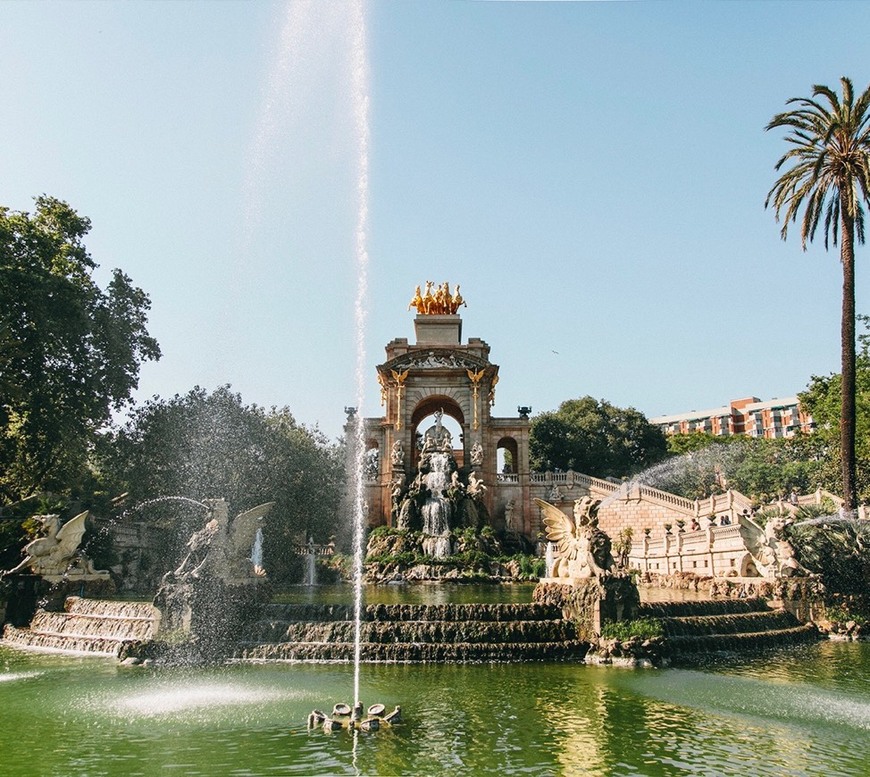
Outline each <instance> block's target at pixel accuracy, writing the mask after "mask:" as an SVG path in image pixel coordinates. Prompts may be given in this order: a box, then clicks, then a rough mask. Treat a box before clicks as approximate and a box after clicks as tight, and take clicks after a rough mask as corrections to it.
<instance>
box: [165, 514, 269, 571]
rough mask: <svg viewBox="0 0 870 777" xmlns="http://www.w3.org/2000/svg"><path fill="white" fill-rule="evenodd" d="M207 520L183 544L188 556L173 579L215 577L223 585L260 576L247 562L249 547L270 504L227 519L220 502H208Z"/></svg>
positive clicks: (227, 515) (248, 560)
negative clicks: (186, 548) (255, 575)
mask: <svg viewBox="0 0 870 777" xmlns="http://www.w3.org/2000/svg"><path fill="white" fill-rule="evenodd" d="M206 504H207V505H208V506H209V515H210V516H211V517H210V520H209V521H208V523H206V525H205V526H204V527H203V528H202V529H200V530H199V531H196V532H194V533H193V534H192V535H191V537H190V539H189V540H188V541H187V547H188V554H187V556H185V558H184V560H183V561H182V562H181V564H180V565H179V567H178V569H176V570H175V578H176V579H186V578H187V579H193V580H196V579H199V578H205V577H211V578H219V579H221V580H223V581H225V582H230V581H234V580H239V579H245V578H249V577H251V575H252V573H253V574H260V575H262V574H263V572H262V570H255V569H254V568H253V565H252V563H251V559H250V555H251V547H252V546H253V544H254V538H255V536H256V534H257V529H258V528H259V527H260V521H261V520H262V518H263V517H264V516H265V515H266V514H267V513H268V512H269V510H271V509H272V506H273V505H274V504H275V503H274V502H266V503H265V504H261V505H259V506H257V507H254V508H252V509H250V510H247V511H245V512H243V513H239V514H238V515H237V516H236V517H235V518H233V520H232V521H230V520H229V509H228V507H227V503H226V502H225V501H224V500H223V499H208V500H206Z"/></svg>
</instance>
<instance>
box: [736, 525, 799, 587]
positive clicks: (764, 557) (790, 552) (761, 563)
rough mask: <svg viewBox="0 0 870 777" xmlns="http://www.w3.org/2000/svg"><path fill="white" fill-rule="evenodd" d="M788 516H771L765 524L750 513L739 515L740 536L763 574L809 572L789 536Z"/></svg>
mask: <svg viewBox="0 0 870 777" xmlns="http://www.w3.org/2000/svg"><path fill="white" fill-rule="evenodd" d="M786 524H787V521H786V518H785V517H784V516H781V515H777V516H773V517H772V518H770V519H769V520H768V521H767V523H765V525H764V526H763V527H762V526H760V525H759V524H758V523H756V522H755V521H754V520H753V519H752V518H751V517H750V516H749V515H745V514H744V515H741V516H739V524H738V525H739V529H740V536H741V537H742V538H743V542H744V543H745V545H746V549H747V550H748V551H749V554H750V555H751V556H752V560H753V562H754V563H755V568H756V569H757V570H758V572H759V574H760V575H761V576H762V577H766V578H770V579H774V578H777V577H794V576H798V575H807V574H809V572H808V570H807V569H805V568H804V567H803V566H802V565H801V563H800V562H799V561H798V560H797V559H796V558H795V554H794V548H793V547H792V546H791V543H790V542H789V541H788V540H786V539H785V534H784V531H785V527H786Z"/></svg>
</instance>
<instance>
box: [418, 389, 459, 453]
mask: <svg viewBox="0 0 870 777" xmlns="http://www.w3.org/2000/svg"><path fill="white" fill-rule="evenodd" d="M439 412H440V413H443V415H442V416H441V425H442V426H443V427H444V428H445V429H447V431H448V432H450V436H451V438H452V441H453V458H454V459H455V460H456V466H457V467H459V469H462V467H463V466H464V465H465V440H464V432H463V427H464V425H465V416H464V414H463V412H462V409H461V408H460V407H459V405H458V404H457V403H456V400H454V399H451V398H450V397H445V396H441V395H433V396H430V397H426V399H424V400H423V401H422V402H420V403H419V404H418V405H417V407H415V408H414V412H413V413H412V414H411V434H412V436H413V440H414V451H413V459H412V461H413V465H414V467H416V466H417V462H418V461H419V459H420V448H421V447H422V444H423V435H424V434H425V433H426V431H427V430H428V429H429V428H430V427H432V426H435V424H436V421H437V416H436V414H437V413H439Z"/></svg>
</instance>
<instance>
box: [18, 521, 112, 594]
mask: <svg viewBox="0 0 870 777" xmlns="http://www.w3.org/2000/svg"><path fill="white" fill-rule="evenodd" d="M87 517H88V511H87V510H85V512H83V513H79V514H78V515H77V516H75V517H74V518H70V519H69V520H68V521H67V522H66V523H61V519H60V516H59V515H37V516H35V518H36V520H37V521H39V523H40V524H41V526H42V530H43V532H45V534H44V536H42V537H37V538H36V539H35V540H31V541H30V542H28V543H27V545H25V546H24V551H23V553H24V558H23V559H22V560H21V563H19V564H18V565H16V566H15V567H13V568H12V569H10V570H8V571H6V572H3V575H4V576H5V575H12V574H15V573H16V572H20V571H22V570H23V569H27V568H28V567H30V571H31V572H32V573H33V574H35V575H41V576H42V577H49V578H50V577H61V576H63V575H67V576H68V577H69V576H85V575H91V576H93V575H96V576H98V577H108V574H109V573H108V572H102V571H97V570H95V569H94V567H93V564H92V563H91V560H90V559H89V558H87V557H86V556H85V555H84V554H83V553H82V552H81V551H79V545H80V544H81V541H82V537H84V534H85V521H86V519H87Z"/></svg>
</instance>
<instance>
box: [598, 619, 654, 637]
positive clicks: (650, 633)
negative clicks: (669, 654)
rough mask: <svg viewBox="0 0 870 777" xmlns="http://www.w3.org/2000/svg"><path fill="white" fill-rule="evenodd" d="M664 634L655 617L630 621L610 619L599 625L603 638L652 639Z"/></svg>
mask: <svg viewBox="0 0 870 777" xmlns="http://www.w3.org/2000/svg"><path fill="white" fill-rule="evenodd" d="M663 634H664V626H663V625H662V622H661V621H660V620H658V619H657V618H637V619H635V620H632V621H611V622H608V623H605V624H603V625H602V626H601V636H602V637H603V638H604V639H618V640H620V641H625V640H628V639H631V638H632V637H639V638H640V639H652V638H653V637H661V636H662V635H663Z"/></svg>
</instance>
